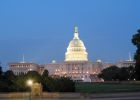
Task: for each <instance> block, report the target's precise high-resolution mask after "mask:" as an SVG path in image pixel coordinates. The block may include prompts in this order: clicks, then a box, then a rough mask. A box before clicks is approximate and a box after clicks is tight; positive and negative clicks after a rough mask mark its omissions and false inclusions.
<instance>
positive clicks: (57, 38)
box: [0, 0, 140, 70]
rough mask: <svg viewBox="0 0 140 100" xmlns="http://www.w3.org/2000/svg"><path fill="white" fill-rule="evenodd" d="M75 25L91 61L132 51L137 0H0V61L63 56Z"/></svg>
mask: <svg viewBox="0 0 140 100" xmlns="http://www.w3.org/2000/svg"><path fill="white" fill-rule="evenodd" d="M74 26H78V28H79V37H80V39H81V40H83V42H84V44H85V46H86V48H87V52H88V54H89V60H90V61H96V60H97V59H101V60H102V61H104V62H116V61H119V60H126V59H128V53H129V52H131V54H132V56H133V54H134V53H135V50H136V48H135V46H133V44H132V43H131V38H132V35H133V34H135V33H136V31H137V30H138V29H139V28H140V0H0V61H1V63H2V66H3V69H4V70H5V69H8V63H10V62H20V61H22V54H24V55H25V61H27V62H35V63H39V64H46V63H50V62H51V61H52V60H56V61H57V62H61V61H64V57H65V52H66V48H67V46H68V44H69V42H70V40H71V39H72V38H73V32H74Z"/></svg>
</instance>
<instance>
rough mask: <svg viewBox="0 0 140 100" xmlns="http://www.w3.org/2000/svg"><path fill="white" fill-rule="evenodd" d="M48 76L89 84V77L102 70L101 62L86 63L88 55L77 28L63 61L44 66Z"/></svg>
mask: <svg viewBox="0 0 140 100" xmlns="http://www.w3.org/2000/svg"><path fill="white" fill-rule="evenodd" d="M45 69H47V70H49V73H50V75H57V76H64V77H70V78H72V79H73V80H75V81H85V82H91V78H90V76H91V75H97V74H98V73H100V72H101V70H102V69H103V65H102V63H101V62H94V63H93V62H90V61H88V53H87V51H86V47H85V45H84V43H83V41H82V40H81V39H80V38H79V33H78V28H77V27H75V30H74V37H73V39H72V40H71V41H70V43H69V45H68V48H67V50H66V53H65V60H64V61H63V62H60V63H51V64H47V65H45Z"/></svg>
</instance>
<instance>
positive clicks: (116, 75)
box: [98, 66, 135, 81]
mask: <svg viewBox="0 0 140 100" xmlns="http://www.w3.org/2000/svg"><path fill="white" fill-rule="evenodd" d="M98 77H100V78H103V79H104V80H105V81H129V80H135V67H133V66H130V67H121V68H119V67H117V66H110V67H108V68H106V69H104V70H102V71H101V73H100V74H99V75H98Z"/></svg>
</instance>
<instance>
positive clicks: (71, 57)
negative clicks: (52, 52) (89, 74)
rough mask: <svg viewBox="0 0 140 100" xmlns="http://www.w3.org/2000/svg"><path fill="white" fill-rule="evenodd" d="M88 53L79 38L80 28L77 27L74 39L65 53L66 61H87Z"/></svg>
mask: <svg viewBox="0 0 140 100" xmlns="http://www.w3.org/2000/svg"><path fill="white" fill-rule="evenodd" d="M87 56H88V53H87V52H86V48H85V46H84V43H83V41H82V40H80V39H79V36H78V28H77V27H75V32H74V38H73V40H71V41H70V43H69V46H68V48H67V52H66V53H65V61H87V60H88V57H87Z"/></svg>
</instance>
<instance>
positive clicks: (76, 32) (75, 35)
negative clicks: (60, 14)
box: [74, 27, 79, 39]
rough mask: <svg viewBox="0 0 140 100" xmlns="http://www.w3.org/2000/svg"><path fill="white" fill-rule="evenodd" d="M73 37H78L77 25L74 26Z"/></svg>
mask: <svg viewBox="0 0 140 100" xmlns="http://www.w3.org/2000/svg"><path fill="white" fill-rule="evenodd" d="M74 39H79V37H78V27H75V28H74Z"/></svg>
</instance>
